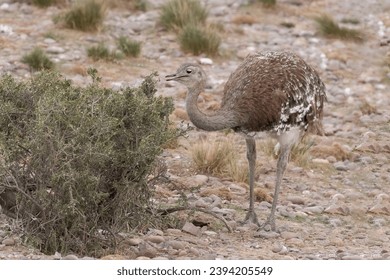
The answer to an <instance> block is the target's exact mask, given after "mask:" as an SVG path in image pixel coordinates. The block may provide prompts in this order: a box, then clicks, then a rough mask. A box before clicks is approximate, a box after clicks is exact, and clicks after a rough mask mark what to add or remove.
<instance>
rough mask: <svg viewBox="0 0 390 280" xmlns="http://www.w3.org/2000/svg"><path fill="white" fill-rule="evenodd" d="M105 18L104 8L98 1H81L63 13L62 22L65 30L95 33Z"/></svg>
mask: <svg viewBox="0 0 390 280" xmlns="http://www.w3.org/2000/svg"><path fill="white" fill-rule="evenodd" d="M104 17H105V7H104V6H103V4H102V1H99V0H82V1H78V2H76V3H74V4H73V5H72V7H71V9H70V10H69V11H68V12H66V13H65V15H64V17H63V21H64V23H65V26H66V27H67V28H71V29H78V30H81V31H97V30H98V29H99V27H100V26H101V25H102V23H103V20H104Z"/></svg>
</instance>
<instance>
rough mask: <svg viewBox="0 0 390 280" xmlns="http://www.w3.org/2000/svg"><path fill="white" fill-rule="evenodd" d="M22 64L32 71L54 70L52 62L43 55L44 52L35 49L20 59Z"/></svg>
mask: <svg viewBox="0 0 390 280" xmlns="http://www.w3.org/2000/svg"><path fill="white" fill-rule="evenodd" d="M22 62H23V63H26V64H27V65H28V66H29V67H30V69H31V70H32V71H40V70H45V69H52V68H54V62H53V61H51V60H50V58H49V57H48V56H47V55H46V54H45V52H44V51H43V50H42V49H41V48H38V47H36V48H35V49H33V50H32V51H31V52H30V53H28V54H26V55H25V56H23V57H22Z"/></svg>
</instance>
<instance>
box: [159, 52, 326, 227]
mask: <svg viewBox="0 0 390 280" xmlns="http://www.w3.org/2000/svg"><path fill="white" fill-rule="evenodd" d="M166 80H167V81H177V82H180V83H182V84H184V85H185V86H187V88H188V94H187V97H186V109H187V113H188V116H189V118H190V120H191V121H192V123H193V124H194V125H195V126H196V127H198V128H200V129H203V130H207V131H214V130H221V129H225V128H231V129H233V130H234V131H236V132H241V133H243V134H244V135H245V137H246V145H247V158H248V163H249V186H250V193H249V199H250V203H249V210H248V213H247V215H246V218H245V220H246V221H248V220H249V221H251V222H254V223H256V224H258V225H259V222H258V220H257V216H256V213H255V212H254V195H253V184H254V172H255V162H256V143H255V140H254V135H255V133H256V132H258V131H267V132H270V133H271V134H272V135H273V136H275V137H276V138H277V140H278V143H279V158H278V162H277V171H276V184H275V194H274V197H273V203H272V208H271V213H270V215H269V217H268V219H267V221H266V223H265V224H264V226H265V225H270V227H271V229H272V230H275V210H276V204H277V200H278V193H279V189H280V184H281V181H282V177H283V173H284V171H285V169H286V166H287V163H288V160H289V154H290V151H291V148H292V147H293V145H294V144H296V143H297V142H298V141H299V140H300V138H301V136H302V135H303V133H304V132H305V131H307V130H309V131H312V132H316V133H318V134H323V129H322V124H321V120H322V108H323V103H324V101H325V100H326V94H325V86H324V84H323V83H322V81H321V79H320V78H319V76H318V74H317V72H316V71H315V70H314V69H313V68H311V67H310V66H309V65H308V64H306V62H305V61H303V59H302V58H300V57H299V56H298V55H296V54H293V53H290V52H258V53H255V54H252V55H248V56H247V57H246V58H245V60H244V61H243V62H242V64H241V65H240V66H239V67H238V68H237V69H236V70H235V71H234V72H233V73H232V74H231V75H230V77H229V80H228V81H227V82H226V84H225V88H224V96H223V99H222V104H221V107H220V109H218V110H216V111H215V112H213V113H211V114H205V113H203V112H201V111H200V110H199V108H198V105H197V100H198V96H199V94H200V93H201V92H202V91H203V90H204V87H205V83H206V74H205V73H204V71H203V70H202V68H201V67H200V66H199V65H197V64H191V63H185V64H183V65H181V66H180V67H179V69H178V70H177V72H176V73H175V74H172V75H168V76H166Z"/></svg>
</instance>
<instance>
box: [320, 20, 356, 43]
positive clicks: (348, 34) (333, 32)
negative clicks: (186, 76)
mask: <svg viewBox="0 0 390 280" xmlns="http://www.w3.org/2000/svg"><path fill="white" fill-rule="evenodd" d="M315 21H316V22H317V26H318V29H319V31H320V33H321V34H322V35H324V36H327V37H331V38H338V39H342V40H354V41H362V40H363V34H362V32H361V31H359V30H354V29H350V28H345V27H340V26H339V25H338V24H337V23H336V22H335V21H334V20H333V18H332V17H330V16H329V15H322V16H319V17H316V18H315Z"/></svg>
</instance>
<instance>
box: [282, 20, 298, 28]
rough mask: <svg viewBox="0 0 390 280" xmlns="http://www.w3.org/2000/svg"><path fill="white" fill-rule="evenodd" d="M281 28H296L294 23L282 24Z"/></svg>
mask: <svg viewBox="0 0 390 280" xmlns="http://www.w3.org/2000/svg"><path fill="white" fill-rule="evenodd" d="M280 25H281V26H283V27H286V28H294V27H295V24H294V23H292V22H286V21H285V22H282V23H281V24H280Z"/></svg>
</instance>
